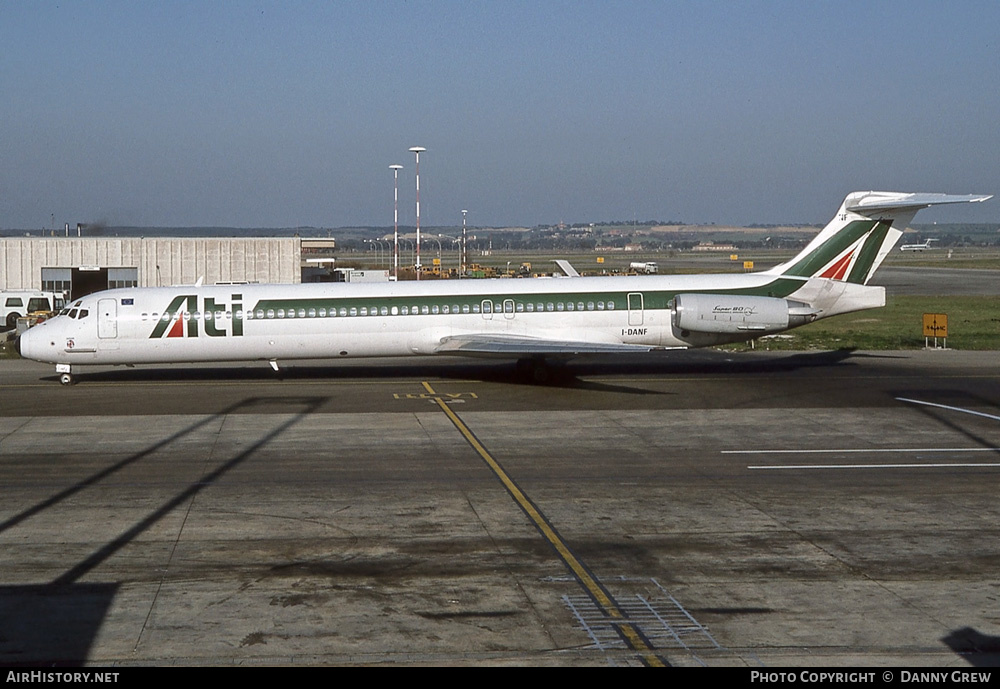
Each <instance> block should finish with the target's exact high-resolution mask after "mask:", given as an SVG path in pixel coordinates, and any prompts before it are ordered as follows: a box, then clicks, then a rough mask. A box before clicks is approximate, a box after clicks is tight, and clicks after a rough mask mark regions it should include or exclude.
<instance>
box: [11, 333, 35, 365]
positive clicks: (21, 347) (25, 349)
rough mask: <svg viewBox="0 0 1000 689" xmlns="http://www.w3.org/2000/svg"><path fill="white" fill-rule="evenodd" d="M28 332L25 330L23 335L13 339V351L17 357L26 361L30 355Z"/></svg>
mask: <svg viewBox="0 0 1000 689" xmlns="http://www.w3.org/2000/svg"><path fill="white" fill-rule="evenodd" d="M29 337H30V336H29V334H28V331H27V330H25V331H24V332H23V333H21V334H20V335H18V336H17V337H15V338H14V350H15V351H16V352H17V355H18V356H20V357H23V358H25V359H27V358H28V357H29V356H30V355H31V349H30V347H29V346H28V340H29Z"/></svg>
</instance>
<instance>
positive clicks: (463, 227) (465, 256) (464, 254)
mask: <svg viewBox="0 0 1000 689" xmlns="http://www.w3.org/2000/svg"><path fill="white" fill-rule="evenodd" d="M468 214H469V211H467V210H463V211H462V261H461V263H462V267H461V269H460V270H459V274H458V277H460V278H461V277H465V262H466V259H467V258H468V254H467V253H466V250H467V245H466V241H465V239H466V232H465V216H466V215H468Z"/></svg>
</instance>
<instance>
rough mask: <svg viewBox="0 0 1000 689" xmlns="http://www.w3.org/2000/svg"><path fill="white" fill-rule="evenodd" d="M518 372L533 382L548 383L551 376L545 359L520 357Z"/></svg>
mask: <svg viewBox="0 0 1000 689" xmlns="http://www.w3.org/2000/svg"><path fill="white" fill-rule="evenodd" d="M517 372H518V373H519V374H520V375H521V376H523V377H525V378H527V379H529V380H530V381H531V382H533V383H540V384H541V383H547V382H548V381H549V379H550V377H551V375H550V374H551V371H550V369H549V366H548V364H547V363H546V361H545V359H518V360H517Z"/></svg>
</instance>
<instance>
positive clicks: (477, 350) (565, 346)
mask: <svg viewBox="0 0 1000 689" xmlns="http://www.w3.org/2000/svg"><path fill="white" fill-rule="evenodd" d="M665 349H683V347H654V346H651V345H638V344H621V343H617V342H581V341H574V340H550V339H546V338H540V337H521V336H516V335H495V334H469V335H453V336H451V337H446V338H444V339H443V340H441V344H440V345H439V346H438V348H437V349H436V350H435V351H436V353H437V354H464V355H468V356H495V357H506V358H516V357H520V356H564V357H565V356H577V355H581V354H615V353H617V354H623V353H633V354H634V353H637V352H652V351H656V350H665Z"/></svg>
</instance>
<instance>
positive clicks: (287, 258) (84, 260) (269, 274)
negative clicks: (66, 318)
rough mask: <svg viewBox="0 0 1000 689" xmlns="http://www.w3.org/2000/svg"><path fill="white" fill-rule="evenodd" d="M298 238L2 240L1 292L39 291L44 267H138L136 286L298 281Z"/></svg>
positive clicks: (45, 238) (300, 256) (47, 238)
mask: <svg viewBox="0 0 1000 689" xmlns="http://www.w3.org/2000/svg"><path fill="white" fill-rule="evenodd" d="M301 260H302V250H301V246H300V240H299V238H298V237H273V238H242V237H233V238H198V237H191V238H188V237H183V238H181V237H85V238H72V237H71V238H57V237H8V238H0V289H38V288H39V287H40V286H41V273H42V268H79V267H81V266H100V267H102V268H137V269H138V274H139V286H140V287H156V286H166V285H178V284H193V283H194V282H197V280H198V279H199V278H203V279H204V283H205V284H206V285H210V284H213V283H216V282H261V283H284V284H291V283H298V282H301V280H302V277H301V275H302V274H301Z"/></svg>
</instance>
